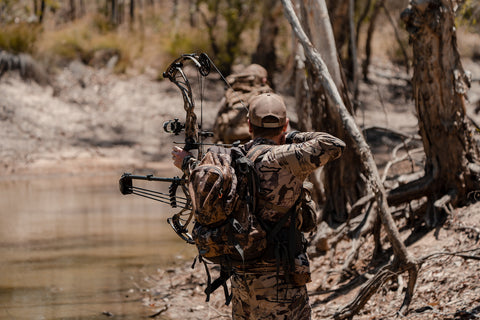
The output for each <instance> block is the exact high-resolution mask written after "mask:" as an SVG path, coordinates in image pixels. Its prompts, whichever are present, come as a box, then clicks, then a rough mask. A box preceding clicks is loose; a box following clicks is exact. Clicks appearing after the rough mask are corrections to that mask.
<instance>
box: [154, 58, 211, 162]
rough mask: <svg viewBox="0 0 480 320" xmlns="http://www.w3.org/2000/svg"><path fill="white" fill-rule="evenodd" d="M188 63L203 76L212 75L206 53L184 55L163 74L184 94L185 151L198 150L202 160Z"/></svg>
mask: <svg viewBox="0 0 480 320" xmlns="http://www.w3.org/2000/svg"><path fill="white" fill-rule="evenodd" d="M187 61H192V62H193V63H194V64H195V66H196V67H197V69H198V71H199V72H200V74H201V75H202V76H204V77H205V76H207V75H208V74H209V73H210V59H209V58H208V56H207V55H206V54H205V53H202V54H200V55H196V54H184V55H182V56H180V57H179V58H177V59H176V60H174V61H173V62H172V63H171V64H170V65H169V66H168V68H167V70H166V71H165V72H164V73H163V76H164V78H168V79H170V81H172V82H173V83H174V84H175V85H176V86H177V87H178V88H179V89H180V92H181V93H182V97H183V107H184V109H185V112H186V116H185V127H184V129H185V147H184V150H186V151H190V150H194V149H197V150H198V152H199V154H198V158H199V159H200V158H201V155H202V150H201V148H199V146H200V145H201V142H200V141H199V140H200V135H199V125H198V120H197V115H196V114H195V101H194V99H193V91H192V87H191V85H190V81H189V80H188V78H187V76H186V75H185V73H184V71H183V65H184V63H185V62H187Z"/></svg>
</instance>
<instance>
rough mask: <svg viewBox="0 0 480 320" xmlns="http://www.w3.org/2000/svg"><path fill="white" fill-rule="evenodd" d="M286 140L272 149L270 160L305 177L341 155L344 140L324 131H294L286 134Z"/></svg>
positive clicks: (298, 175)
mask: <svg viewBox="0 0 480 320" xmlns="http://www.w3.org/2000/svg"><path fill="white" fill-rule="evenodd" d="M286 140H287V142H291V144H285V145H282V146H278V147H276V148H274V150H272V154H271V155H270V156H271V157H272V159H271V160H273V161H277V162H278V164H279V165H280V166H282V167H284V168H286V169H288V170H290V171H291V172H292V173H293V174H294V175H296V176H297V177H306V176H308V175H309V174H310V173H311V172H312V171H313V170H315V169H317V168H319V167H321V166H324V165H325V164H327V163H328V162H329V161H332V160H335V159H337V158H339V157H340V156H341V155H342V152H343V149H344V148H345V146H346V145H345V142H343V141H342V140H340V139H338V138H336V137H334V136H332V135H330V134H328V133H324V132H295V133H289V134H287V135H286Z"/></svg>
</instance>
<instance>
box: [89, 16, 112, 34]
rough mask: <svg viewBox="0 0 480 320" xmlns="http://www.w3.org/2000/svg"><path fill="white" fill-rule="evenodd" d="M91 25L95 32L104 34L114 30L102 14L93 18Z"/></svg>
mask: <svg viewBox="0 0 480 320" xmlns="http://www.w3.org/2000/svg"><path fill="white" fill-rule="evenodd" d="M92 25H93V27H94V28H95V30H96V31H98V32H100V33H103V34H106V33H108V32H112V31H114V30H115V25H113V23H112V22H111V21H110V19H108V18H107V17H106V16H105V15H103V14H100V13H99V14H96V15H94V16H93V19H92Z"/></svg>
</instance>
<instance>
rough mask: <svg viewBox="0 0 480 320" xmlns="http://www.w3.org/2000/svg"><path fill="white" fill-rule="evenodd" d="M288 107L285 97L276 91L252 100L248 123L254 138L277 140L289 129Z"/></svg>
mask: <svg viewBox="0 0 480 320" xmlns="http://www.w3.org/2000/svg"><path fill="white" fill-rule="evenodd" d="M288 121H289V120H288V118H287V107H286V106H285V102H284V101H283V98H282V97H281V96H279V95H278V94H275V93H262V94H260V95H258V96H255V97H254V98H252V100H251V101H250V107H249V111H248V123H249V126H250V133H251V135H252V137H253V138H257V137H263V138H269V139H273V140H275V139H276V138H278V137H279V136H282V135H283V133H284V132H285V131H286V130H287V127H288Z"/></svg>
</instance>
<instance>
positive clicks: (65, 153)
mask: <svg viewBox="0 0 480 320" xmlns="http://www.w3.org/2000/svg"><path fill="white" fill-rule="evenodd" d="M465 66H466V68H467V69H470V70H471V72H472V75H473V78H475V79H480V66H479V65H478V64H475V63H470V62H468V63H466V64H465ZM151 74H154V72H152V73H151ZM406 78H407V76H406V75H404V74H402V70H399V69H396V68H395V67H392V66H391V65H388V64H382V63H381V62H378V61H377V62H376V63H375V68H374V69H373V71H372V80H373V81H372V83H371V84H365V83H362V84H361V94H360V97H359V100H360V108H359V110H358V112H357V115H356V120H357V123H358V124H359V126H361V127H370V126H377V127H384V128H388V129H391V130H398V131H401V132H403V133H405V134H407V135H414V134H415V133H416V132H417V120H416V117H415V114H414V113H415V111H414V104H413V101H412V100H411V98H409V87H408V86H407V81H406V80H405V79H406ZM152 79H153V76H152V75H149V73H148V72H147V74H144V75H141V76H136V77H130V78H126V77H125V78H124V77H119V76H115V75H112V74H111V73H109V72H108V71H106V70H93V69H91V68H88V67H86V66H84V65H82V64H80V63H78V62H74V63H72V64H70V65H69V66H68V67H66V68H65V69H63V70H61V71H60V72H59V73H58V74H57V76H56V77H55V81H54V83H55V85H54V86H47V87H42V86H39V85H37V84H36V83H33V82H24V81H23V80H21V79H20V78H19V77H18V75H16V74H15V73H12V74H7V75H5V76H4V77H2V78H1V79H0V97H1V98H0V139H1V148H0V178H2V179H14V178H15V177H19V176H24V175H38V174H79V175H81V174H82V173H84V172H102V171H111V172H112V171H114V172H118V173H119V174H120V173H121V172H124V171H128V172H148V173H151V172H153V173H154V172H155V170H157V169H165V168H173V166H172V164H171V162H170V157H169V153H170V149H171V146H172V143H173V142H174V141H181V140H182V138H181V137H172V136H170V135H168V134H166V133H164V132H163V129H162V125H163V122H164V121H165V120H168V119H173V118H179V119H183V118H184V111H183V107H182V106H183V101H182V99H181V96H180V94H179V92H178V90H177V88H176V87H175V86H174V85H173V84H172V83H170V82H169V81H153V80H152ZM479 87H480V83H479V82H474V83H473V86H472V89H471V91H470V93H469V98H470V102H469V104H468V106H467V108H468V114H469V116H471V117H472V118H473V119H474V120H475V121H479V119H478V116H477V115H476V114H475V112H474V109H475V106H476V104H477V101H478V100H480V88H479ZM206 92H208V94H207V95H206V97H205V99H204V103H203V109H204V114H203V119H204V127H205V128H209V127H211V125H212V123H213V119H214V116H215V114H216V111H217V102H218V101H219V100H220V98H221V96H222V94H223V85H219V84H218V82H216V81H214V80H212V81H207V82H206ZM289 101H291V100H289ZM290 107H292V106H291V105H290ZM477 123H478V122H477ZM371 142H372V151H373V152H374V156H375V159H376V161H377V163H378V165H379V168H383V167H384V165H385V163H386V162H387V161H389V160H390V159H391V151H392V149H393V146H394V143H395V141H392V140H391V139H390V138H389V137H388V136H387V135H385V136H381V135H380V136H379V135H376V136H375V139H373V140H372V141H371ZM419 157H420V160H419V161H421V154H420V156H419ZM479 211H480V205H478V204H472V205H471V206H469V207H465V208H459V209H456V210H455V212H454V214H453V215H452V216H451V217H450V219H449V221H448V222H447V223H446V224H445V226H443V227H442V228H440V229H438V230H433V231H430V232H426V233H424V234H420V235H419V236H417V239H415V241H411V243H410V245H409V247H408V248H409V250H410V251H411V253H412V254H414V255H415V256H416V257H422V256H424V255H426V254H429V253H432V252H444V251H449V252H457V251H462V250H470V249H476V248H478V243H479V240H480V214H479ZM398 223H399V226H400V228H401V235H402V237H403V238H404V239H407V238H409V237H411V236H412V230H410V229H408V228H404V227H402V226H403V225H404V223H405V221H402V220H400V221H398ZM350 248H351V243H350V242H346V241H343V242H340V243H339V244H338V245H337V247H336V250H330V251H329V252H327V254H325V255H322V256H318V257H314V258H313V259H312V264H313V270H314V273H313V282H312V283H310V284H309V290H310V296H311V301H312V305H313V307H314V314H315V315H316V318H317V319H329V318H331V317H332V315H333V314H334V313H335V311H336V310H338V309H339V308H340V307H342V306H344V305H345V304H346V303H348V302H349V301H351V299H352V298H353V297H354V295H355V294H356V292H357V291H358V288H359V285H360V284H361V283H362V279H365V278H368V277H370V276H371V275H372V274H373V273H374V271H375V270H374V269H372V268H370V266H369V264H368V263H369V258H370V254H371V251H372V249H373V245H372V240H371V239H367V240H366V241H365V243H364V244H363V247H362V252H363V254H362V257H360V258H359V259H358V261H357V263H356V265H355V270H356V271H357V272H358V275H362V276H361V277H354V276H353V275H352V277H350V278H348V279H341V278H340V276H339V272H338V270H339V269H340V267H341V266H342V263H343V262H344V261H345V259H346V257H347V255H348V254H349V249H350ZM473 254H476V255H477V256H478V254H479V253H478V251H477V252H476V253H467V255H473ZM479 271H480V263H479V261H478V260H473V259H466V258H461V257H458V256H448V255H440V256H436V257H434V258H432V259H429V260H428V261H427V262H426V263H425V264H424V265H423V267H422V269H421V272H420V275H419V279H418V281H417V288H416V292H415V297H414V298H413V301H412V304H411V308H410V309H411V312H410V314H409V315H408V316H407V317H406V318H408V319H476V318H480V280H479V277H478V274H479ZM205 279H206V278H205V274H204V272H203V269H202V268H201V266H197V267H196V269H195V270H194V271H192V270H191V269H190V264H189V265H185V266H180V267H176V268H172V269H170V270H163V271H159V274H156V275H151V278H149V279H148V281H147V280H146V282H145V283H144V284H143V285H144V288H143V289H142V290H140V291H139V294H141V295H142V296H143V303H144V304H145V307H146V308H149V309H150V310H151V313H152V317H156V318H159V319H160V318H162V317H167V318H170V319H227V318H228V317H229V313H230V311H229V307H226V306H223V302H224V297H223V293H222V292H220V291H221V290H219V292H216V293H215V294H214V295H213V296H212V300H211V301H210V302H209V303H205V301H204V300H205V296H204V294H203V289H204V287H205ZM406 281H407V279H406V278H404V276H403V275H402V276H400V277H399V278H398V281H397V282H395V283H392V284H389V285H387V286H385V287H384V288H382V289H381V290H380V291H379V292H378V293H377V294H376V295H374V296H373V298H372V299H371V300H370V302H369V303H368V304H367V306H366V307H365V308H364V310H363V311H362V312H361V314H360V315H358V316H356V317H355V319H390V318H393V316H394V315H395V312H396V311H397V310H398V308H399V307H400V305H401V301H402V299H403V295H404V289H405V286H406Z"/></svg>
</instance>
